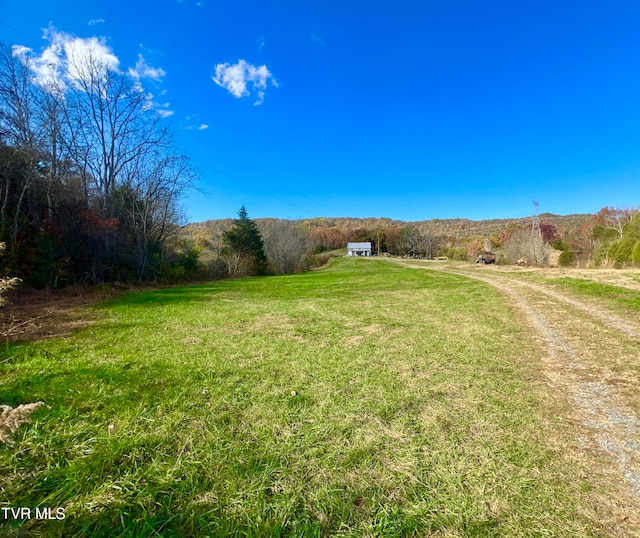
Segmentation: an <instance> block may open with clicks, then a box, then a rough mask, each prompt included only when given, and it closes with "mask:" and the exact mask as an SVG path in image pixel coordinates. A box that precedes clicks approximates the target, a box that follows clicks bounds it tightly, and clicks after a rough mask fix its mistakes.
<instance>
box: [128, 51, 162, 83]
mask: <svg viewBox="0 0 640 538" xmlns="http://www.w3.org/2000/svg"><path fill="white" fill-rule="evenodd" d="M166 74H167V73H166V71H165V70H164V69H162V67H151V66H150V65H149V64H148V63H147V61H146V60H145V59H144V56H142V54H138V61H137V62H136V66H135V68H133V67H130V68H129V76H130V77H131V78H133V79H135V80H137V81H139V80H140V79H143V78H150V79H151V80H155V81H156V82H157V81H159V80H160V79H161V78H162V77H164V76H165V75H166Z"/></svg>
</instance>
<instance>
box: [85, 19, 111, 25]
mask: <svg viewBox="0 0 640 538" xmlns="http://www.w3.org/2000/svg"><path fill="white" fill-rule="evenodd" d="M105 22H107V21H105V20H104V19H91V20H90V21H89V22H88V24H89V26H95V25H96V24H102V23H105Z"/></svg>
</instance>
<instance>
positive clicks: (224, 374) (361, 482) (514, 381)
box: [0, 259, 601, 537]
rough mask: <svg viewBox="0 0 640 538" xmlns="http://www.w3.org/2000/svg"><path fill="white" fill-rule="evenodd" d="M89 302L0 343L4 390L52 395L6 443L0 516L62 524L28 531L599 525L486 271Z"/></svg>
mask: <svg viewBox="0 0 640 538" xmlns="http://www.w3.org/2000/svg"><path fill="white" fill-rule="evenodd" d="M488 302H489V303H490V304H492V308H490V309H488V308H486V304H487V303H488ZM97 313H98V314H99V318H100V321H99V322H98V323H97V324H95V325H93V326H91V327H89V328H87V329H85V330H83V331H81V332H78V333H76V334H75V335H73V336H72V337H70V338H66V339H57V340H51V341H48V342H45V343H41V344H22V345H17V344H16V345H11V346H8V347H7V348H5V349H4V350H3V352H2V355H0V403H3V404H8V405H12V406H16V405H18V404H21V403H27V402H34V401H37V400H43V401H45V402H46V403H47V404H48V405H49V406H50V409H48V410H47V409H40V410H39V411H37V413H36V414H35V415H34V416H35V420H34V422H33V423H32V424H30V425H26V426H23V427H22V428H21V429H20V430H19V431H18V432H17V433H16V434H15V435H14V438H15V440H16V444H15V445H14V446H12V447H10V446H1V445H0V491H1V492H2V494H1V495H2V496H1V497H0V508H1V507H3V506H12V507H15V506H28V507H35V506H42V507H54V508H55V507H64V508H65V510H66V515H67V517H66V519H65V520H63V521H36V520H29V521H26V522H23V523H22V524H21V532H23V533H24V534H21V535H29V534H28V533H33V534H34V535H38V533H43V535H46V536H59V535H64V536H73V535H78V536H82V535H90V536H131V537H134V536H136V537H137V536H164V537H167V536H176V537H177V536H332V535H335V536H384V537H393V536H425V535H430V534H431V535H434V536H591V535H599V533H600V532H601V531H600V527H599V524H598V523H597V522H596V521H594V520H595V516H594V508H593V506H592V505H593V501H592V498H591V497H590V495H589V492H590V491H591V489H592V487H593V486H592V485H591V484H590V483H589V482H587V481H585V480H584V479H583V478H581V477H582V476H584V471H585V470H584V469H583V468H582V467H581V466H580V465H578V464H576V463H575V462H574V461H573V460H572V459H571V456H570V448H569V447H570V445H571V443H573V441H572V432H571V431H570V429H567V425H566V424H565V423H564V422H563V421H561V420H560V419H557V418H555V414H554V413H555V412H556V411H557V409H555V408H554V407H552V405H551V403H550V401H551V399H550V398H549V393H548V392H547V388H546V385H545V384H544V383H543V381H542V378H541V375H540V372H539V370H538V367H537V366H536V364H537V363H536V361H535V358H536V353H537V351H536V348H535V346H534V344H533V343H531V342H530V340H529V337H528V334H527V333H526V331H525V329H524V328H523V326H522V324H521V321H520V320H519V319H518V317H517V316H515V315H514V312H513V311H512V310H510V308H509V307H508V306H507V305H505V304H504V300H503V299H502V297H501V296H500V295H499V293H498V292H497V291H495V290H493V289H492V288H490V287H489V286H487V285H485V284H483V283H481V282H477V281H473V280H468V279H465V278H463V277H461V276H458V275H452V274H445V273H441V272H433V273H432V272H429V271H422V270H421V271H417V270H413V269H410V268H404V267H400V266H396V265H393V264H390V263H386V262H385V261H383V260H360V259H355V260H353V259H339V260H336V261H334V262H333V263H332V264H331V265H330V266H329V267H328V268H327V269H325V270H322V271H314V272H310V273H306V274H302V275H294V276H283V277H267V278H252V279H243V280H236V281H224V282H216V283H213V284H209V285H201V286H193V287H186V288H176V289H166V290H161V291H148V292H142V293H132V294H129V295H126V296H124V297H122V298H119V299H116V300H111V301H109V302H107V303H103V304H102V305H100V306H99V307H97ZM3 524H4V525H5V527H4V529H5V530H6V531H7V532H12V531H11V529H13V530H14V531H15V532H17V527H18V523H17V522H13V523H11V524H10V525H9V523H7V522H2V521H0V535H1V534H2V531H3V527H2V525H3ZM7 525H9V526H8V527H7ZM10 535H12V534H10Z"/></svg>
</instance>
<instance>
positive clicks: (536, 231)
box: [531, 198, 542, 237]
mask: <svg viewBox="0 0 640 538" xmlns="http://www.w3.org/2000/svg"><path fill="white" fill-rule="evenodd" d="M539 211H540V204H539V203H538V200H536V199H535V198H534V199H533V216H532V217H531V237H535V236H536V235H537V236H538V237H542V233H541V232H540V216H539V215H538V212H539Z"/></svg>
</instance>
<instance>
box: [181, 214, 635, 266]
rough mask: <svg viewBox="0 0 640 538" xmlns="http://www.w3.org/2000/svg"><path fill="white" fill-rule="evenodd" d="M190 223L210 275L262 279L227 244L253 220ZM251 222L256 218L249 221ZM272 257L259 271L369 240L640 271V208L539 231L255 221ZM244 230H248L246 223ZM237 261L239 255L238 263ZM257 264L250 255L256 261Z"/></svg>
mask: <svg viewBox="0 0 640 538" xmlns="http://www.w3.org/2000/svg"><path fill="white" fill-rule="evenodd" d="M247 219H248V216H247V212H246V209H245V208H244V207H243V208H242V209H241V211H240V219H239V220H238V219H236V220H233V221H232V220H231V219H223V220H217V221H207V222H204V223H195V224H190V225H189V226H187V227H186V228H185V230H184V236H183V237H184V240H185V242H186V243H187V244H190V245H191V246H192V248H193V249H194V250H195V251H197V252H198V253H199V259H200V262H201V265H202V269H203V270H204V272H205V273H206V274H207V275H209V276H210V277H215V276H217V277H224V276H233V275H246V274H258V273H259V272H257V271H255V270H252V269H251V267H252V266H251V263H247V262H245V263H240V262H239V261H238V258H237V256H238V253H239V251H238V252H236V253H235V254H233V248H232V245H231V243H230V242H229V240H228V235H227V234H228V232H229V230H231V229H233V228H235V227H236V226H238V225H239V223H241V222H243V221H244V220H247ZM249 220H250V219H249ZM251 222H252V223H253V224H252V227H253V228H252V230H253V232H252V233H254V234H256V235H257V236H259V237H260V241H261V243H260V244H261V246H262V247H261V248H262V252H263V254H264V256H265V258H266V260H267V264H266V265H263V266H262V268H261V271H260V273H261V274H264V273H265V272H270V273H294V272H300V271H304V270H307V269H308V268H309V267H310V266H313V265H316V264H317V263H319V262H322V261H326V259H328V256H325V255H324V254H328V253H334V252H335V253H339V252H341V251H340V250H339V249H343V250H344V249H345V247H346V245H347V243H348V242H351V241H353V242H356V241H370V242H371V243H372V245H373V251H374V252H375V253H378V254H390V255H393V256H403V257H417V258H418V257H419V258H427V259H428V258H436V257H446V258H449V259H454V260H467V261H473V260H475V259H476V258H477V256H478V254H479V253H481V252H483V251H487V250H488V251H493V252H495V253H497V254H498V256H497V259H498V261H499V263H516V262H517V261H518V260H525V261H526V263H531V264H537V265H544V264H546V263H549V257H550V253H551V252H553V251H555V252H556V253H557V255H558V258H559V260H558V262H559V264H560V265H565V266H570V265H579V266H625V265H636V266H640V231H639V230H640V213H639V212H638V210H637V209H634V208H628V209H616V208H610V207H605V208H603V209H601V210H600V211H599V212H598V213H596V214H595V215H570V216H554V215H549V214H547V215H544V216H543V218H541V220H540V222H539V226H538V227H537V229H536V230H535V232H534V230H533V229H532V220H531V218H523V219H505V220H498V219H495V220H491V221H469V220H467V219H451V220H449V221H445V220H437V221H420V222H414V223H407V222H402V221H397V220H391V219H382V218H380V219H377V218H368V219H357V218H317V219H306V220H282V219H271V218H263V219H256V220H255V221H251ZM243 226H244V225H243ZM234 256H235V258H234ZM249 259H250V258H249Z"/></svg>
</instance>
